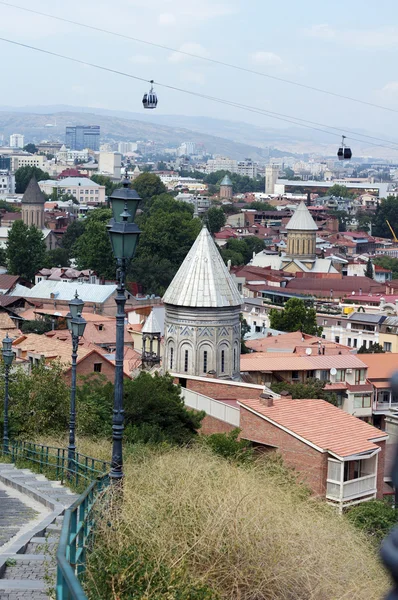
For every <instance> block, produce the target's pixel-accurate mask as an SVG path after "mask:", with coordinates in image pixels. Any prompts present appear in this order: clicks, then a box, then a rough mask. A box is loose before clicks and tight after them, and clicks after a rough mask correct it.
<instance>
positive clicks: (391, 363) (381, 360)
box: [361, 352, 398, 380]
mask: <svg viewBox="0 0 398 600" xmlns="http://www.w3.org/2000/svg"><path fill="white" fill-rule="evenodd" d="M361 360H362V361H363V362H364V363H365V364H366V365H367V367H368V374H367V378H368V379H373V378H374V379H384V380H387V379H389V378H390V377H391V375H392V374H393V373H394V371H396V370H397V369H398V354H397V353H396V352H386V353H385V354H361Z"/></svg>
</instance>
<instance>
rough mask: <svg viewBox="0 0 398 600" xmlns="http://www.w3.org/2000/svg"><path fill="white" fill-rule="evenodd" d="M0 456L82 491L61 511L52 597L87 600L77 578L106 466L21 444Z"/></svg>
mask: <svg viewBox="0 0 398 600" xmlns="http://www.w3.org/2000/svg"><path fill="white" fill-rule="evenodd" d="M0 452H1V451H0ZM2 455H3V456H6V457H8V458H10V459H11V460H12V462H15V463H17V464H18V463H19V464H24V463H29V465H31V466H32V470H35V471H37V472H40V473H43V474H45V475H46V476H47V477H48V478H49V479H56V480H60V481H61V482H66V483H67V484H68V485H71V486H72V487H73V488H74V489H75V490H79V489H84V488H85V489H84V491H83V493H82V494H81V495H80V496H79V498H78V499H77V500H76V501H75V502H74V504H72V506H70V507H69V508H68V509H67V510H66V511H65V515H64V520H63V523H62V530H61V537H60V543H59V546H58V550H57V584H56V597H57V600H87V597H86V595H85V593H84V590H83V588H82V586H81V583H80V581H79V577H80V575H82V573H83V572H84V570H85V558H86V549H87V546H88V545H89V543H90V536H91V535H92V533H93V527H94V520H95V519H94V511H93V509H94V507H95V505H96V503H97V501H98V500H99V499H100V498H101V496H102V493H103V491H104V490H105V489H106V487H107V486H108V484H109V475H108V473H109V470H110V466H111V465H110V463H109V462H107V461H104V460H99V459H97V458H93V457H91V456H86V455H85V454H81V453H80V452H76V453H75V457H74V459H73V460H70V459H68V449H67V448H58V447H56V446H45V445H43V444H36V443H33V442H23V441H10V442H9V444H8V449H7V450H6V451H4V449H3V452H2ZM88 484H89V485H88ZM87 485H88V487H87Z"/></svg>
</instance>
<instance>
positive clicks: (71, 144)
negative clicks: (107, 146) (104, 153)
mask: <svg viewBox="0 0 398 600" xmlns="http://www.w3.org/2000/svg"><path fill="white" fill-rule="evenodd" d="M65 145H66V146H67V147H68V148H70V149H71V150H84V149H85V148H89V149H90V150H96V151H99V149H100V126H99V125H76V126H74V127H67V128H66V132H65Z"/></svg>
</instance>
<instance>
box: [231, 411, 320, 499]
mask: <svg viewBox="0 0 398 600" xmlns="http://www.w3.org/2000/svg"><path fill="white" fill-rule="evenodd" d="M240 428H241V430H242V433H241V437H243V438H245V439H248V440H252V441H254V442H258V443H260V444H266V445H270V446H274V447H275V448H277V449H278V450H279V452H280V453H281V455H282V457H283V460H284V462H285V463H286V465H287V466H289V467H292V468H293V469H296V471H298V472H299V473H300V479H301V480H302V481H304V482H305V483H306V484H307V485H308V486H309V487H310V488H311V489H312V491H313V492H314V493H315V494H317V495H320V496H325V493H326V477H327V461H328V454H327V453H326V452H325V453H322V452H318V451H317V450H315V448H312V447H311V446H308V445H307V444H305V443H304V442H301V441H300V440H298V439H297V438H295V437H293V436H292V435H290V434H289V433H287V432H285V431H283V430H282V429H279V428H278V427H276V426H275V425H272V423H269V422H268V421H265V420H264V419H261V418H260V417H257V416H256V415H254V414H253V413H252V412H250V411H248V410H247V409H245V408H243V407H241V412H240Z"/></svg>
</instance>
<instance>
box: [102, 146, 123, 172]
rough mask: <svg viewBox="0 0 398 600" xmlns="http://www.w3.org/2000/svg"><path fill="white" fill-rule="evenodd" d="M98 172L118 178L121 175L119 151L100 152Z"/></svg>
mask: <svg viewBox="0 0 398 600" xmlns="http://www.w3.org/2000/svg"><path fill="white" fill-rule="evenodd" d="M98 163H99V164H98V172H99V173H102V174H104V175H110V176H111V177H115V178H117V179H120V178H121V176H122V155H121V154H120V152H100V153H99V161H98Z"/></svg>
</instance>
